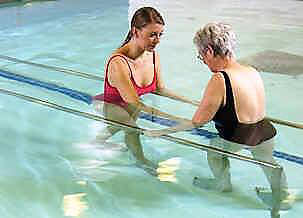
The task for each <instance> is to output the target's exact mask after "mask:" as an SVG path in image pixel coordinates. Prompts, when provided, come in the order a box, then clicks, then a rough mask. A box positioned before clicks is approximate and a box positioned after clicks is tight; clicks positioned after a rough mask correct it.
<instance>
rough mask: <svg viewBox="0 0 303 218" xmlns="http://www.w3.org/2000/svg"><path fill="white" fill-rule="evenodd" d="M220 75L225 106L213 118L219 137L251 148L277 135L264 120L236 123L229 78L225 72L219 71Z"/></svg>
mask: <svg viewBox="0 0 303 218" xmlns="http://www.w3.org/2000/svg"><path fill="white" fill-rule="evenodd" d="M221 73H222V74H223V76H224V80H225V87H226V104H225V105H224V106H221V107H220V108H219V110H218V111H217V113H216V114H215V116H214V118H213V121H214V122H215V123H216V129H217V130H218V132H219V136H220V137H221V138H223V139H225V140H228V141H232V142H236V143H239V144H245V145H251V146H255V145H258V144H260V143H262V142H264V141H266V140H268V139H271V138H273V137H274V136H275V135H276V133H277V132H276V129H275V128H274V126H273V125H272V124H271V123H270V122H269V121H268V120H266V119H263V120H261V121H259V122H257V123H253V124H245V123H240V122H239V121H238V118H237V114H236V110H235V103H234V97H233V91H232V87H231V83H230V80H229V77H228V75H227V73H226V72H224V71H221Z"/></svg>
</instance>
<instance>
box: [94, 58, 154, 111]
mask: <svg viewBox="0 0 303 218" xmlns="http://www.w3.org/2000/svg"><path fill="white" fill-rule="evenodd" d="M115 57H121V58H123V59H124V60H125V61H126V63H127V65H128V68H129V70H130V73H131V74H130V75H131V77H130V79H131V82H132V84H133V86H134V88H135V89H136V92H137V94H138V95H139V96H141V95H144V94H146V93H151V92H153V91H156V89H157V74H156V65H155V53H153V65H154V77H153V81H152V82H151V84H149V85H147V86H144V87H140V86H138V85H137V83H136V82H135V79H134V77H133V73H132V70H131V67H130V65H129V63H128V61H127V59H126V58H125V57H124V56H123V55H114V56H112V57H111V58H110V59H109V61H108V63H107V66H106V70H105V81H104V93H103V94H99V95H96V96H94V100H99V101H105V102H107V103H112V104H116V105H120V106H122V107H125V106H127V103H126V102H125V101H124V100H123V99H122V97H121V95H120V93H119V91H118V89H117V88H115V87H113V86H111V85H110V84H109V82H108V67H109V64H110V62H111V60H112V59H114V58H115Z"/></svg>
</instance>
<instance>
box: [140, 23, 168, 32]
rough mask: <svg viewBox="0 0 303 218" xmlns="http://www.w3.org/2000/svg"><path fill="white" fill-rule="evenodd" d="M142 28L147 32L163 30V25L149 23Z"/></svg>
mask: <svg viewBox="0 0 303 218" xmlns="http://www.w3.org/2000/svg"><path fill="white" fill-rule="evenodd" d="M143 29H144V30H145V31H148V32H163V31H164V25H162V24H158V23H150V24H147V25H146V26H145V27H144V28H143Z"/></svg>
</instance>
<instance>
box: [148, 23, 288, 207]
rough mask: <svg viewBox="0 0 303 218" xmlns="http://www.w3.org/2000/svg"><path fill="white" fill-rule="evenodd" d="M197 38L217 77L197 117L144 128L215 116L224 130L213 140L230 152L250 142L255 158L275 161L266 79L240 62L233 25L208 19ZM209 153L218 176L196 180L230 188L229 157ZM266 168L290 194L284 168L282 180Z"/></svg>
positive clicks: (186, 126)
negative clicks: (267, 113)
mask: <svg viewBox="0 0 303 218" xmlns="http://www.w3.org/2000/svg"><path fill="white" fill-rule="evenodd" d="M193 41H194V44H195V45H196V47H197V50H198V58H199V59H200V60H201V61H202V62H203V63H204V64H206V65H207V66H208V68H209V69H210V70H211V71H212V77H211V79H210V80H209V82H208V84H207V87H206V89H205V91H204V95H203V98H202V100H201V102H200V105H199V107H198V109H197V110H196V112H195V114H194V116H193V118H192V123H187V124H180V125H178V126H175V127H171V128H168V129H164V130H154V131H148V132H146V133H145V134H146V135H149V136H160V135H163V134H169V133H173V132H177V131H181V130H186V129H190V128H193V127H200V126H202V125H204V124H206V123H207V122H209V121H211V120H213V121H214V122H215V126H216V129H217V131H218V133H219V136H218V138H216V139H214V140H212V141H211V144H213V145H214V146H219V147H220V148H223V149H224V150H227V151H230V152H238V151H239V150H241V149H243V148H248V149H249V150H250V151H251V153H252V155H253V157H254V158H255V159H258V160H262V161H267V162H271V163H275V160H274V159H273V155H272V152H273V148H274V140H273V138H274V136H275V135H276V130H275V128H274V127H273V125H272V124H271V123H270V122H269V121H268V120H266V119H265V93H264V85H263V81H262V79H261V77H260V75H259V72H257V70H256V69H254V68H253V67H250V66H244V65H241V64H239V63H238V62H237V60H236V58H235V51H234V49H235V45H236V36H235V34H234V32H233V31H232V28H231V26H230V25H228V24H224V23H215V22H214V23H209V24H207V25H206V26H205V27H204V28H202V29H200V30H198V31H197V33H196V34H195V37H194V40H193ZM207 159H208V163H209V167H210V169H211V171H212V173H213V175H214V179H208V180H205V181H204V180H203V181H202V179H199V178H197V177H195V179H194V184H196V185H198V186H200V187H202V188H207V189H210V188H212V189H215V190H219V191H222V192H228V191H231V190H232V185H231V179H230V164H229V160H228V158H227V157H226V156H224V155H221V154H217V153H214V152H208V153H207ZM262 169H263V171H264V172H265V175H266V177H267V180H268V182H269V183H270V185H271V188H273V185H274V184H275V182H276V183H277V182H278V184H280V187H281V189H282V190H283V192H282V193H283V194H282V195H281V196H283V198H285V197H286V195H287V193H288V192H287V182H286V177H285V174H284V172H282V177H281V181H280V182H279V181H275V180H276V178H275V177H274V176H273V173H272V169H270V168H267V167H262ZM256 190H257V193H258V195H259V197H261V198H263V200H264V199H265V198H264V195H263V194H264V192H262V190H261V189H260V188H257V189H256ZM267 194H271V192H270V193H268V192H267ZM267 203H269V204H270V202H267Z"/></svg>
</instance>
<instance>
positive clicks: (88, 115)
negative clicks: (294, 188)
mask: <svg viewBox="0 0 303 218" xmlns="http://www.w3.org/2000/svg"><path fill="white" fill-rule="evenodd" d="M0 93H3V94H6V95H10V96H15V97H17V98H20V99H23V100H26V101H29V102H32V103H36V104H40V105H42V106H46V107H50V108H53V109H56V110H60V111H64V112H67V113H71V114H74V115H77V116H80V117H84V118H88V119H91V120H96V121H102V122H104V123H106V124H110V125H114V126H117V127H120V128H124V129H130V130H132V131H136V132H138V133H140V134H144V131H145V130H146V129H144V128H140V127H137V126H132V125H129V124H126V123H122V122H119V121H116V120H111V119H107V118H104V117H102V116H99V115H95V114H91V113H87V112H83V111H79V110H75V109H72V108H69V107H65V106H62V105H58V104H55V103H52V102H50V101H46V100H42V99H39V98H35V97H32V96H28V95H24V94H20V93H17V92H13V91H10V90H6V89H0ZM161 138H163V139H166V140H169V141H173V142H176V143H178V144H183V145H185V146H189V147H192V148H196V149H200V150H204V151H211V152H215V153H218V154H221V155H226V156H228V157H230V158H234V159H238V160H242V161H246V162H250V163H253V164H257V165H262V166H265V167H271V168H273V169H281V166H279V165H278V164H273V163H270V162H266V161H260V160H255V159H253V158H250V157H246V156H244V155H239V154H235V153H231V152H228V151H225V150H222V149H219V148H215V147H212V146H209V145H204V144H200V143H196V142H193V141H190V140H186V139H182V138H178V137H174V136H170V135H162V136H161Z"/></svg>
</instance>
